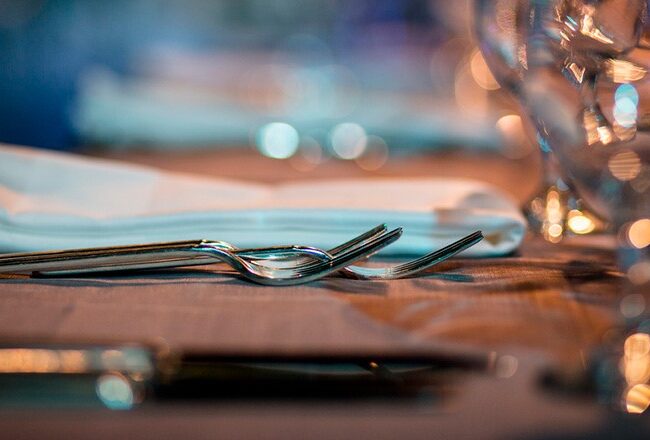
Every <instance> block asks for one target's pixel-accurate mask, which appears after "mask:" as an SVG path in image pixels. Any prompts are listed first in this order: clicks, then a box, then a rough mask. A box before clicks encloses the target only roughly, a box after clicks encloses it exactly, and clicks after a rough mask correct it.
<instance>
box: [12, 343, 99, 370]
mask: <svg viewBox="0 0 650 440" xmlns="http://www.w3.org/2000/svg"><path fill="white" fill-rule="evenodd" d="M86 368H87V361H86V357H85V356H84V354H83V353H82V352H81V351H77V350H44V349H31V348H4V349H0V373H80V372H83V371H85V370H86Z"/></svg>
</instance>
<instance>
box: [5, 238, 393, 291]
mask: <svg viewBox="0 0 650 440" xmlns="http://www.w3.org/2000/svg"><path fill="white" fill-rule="evenodd" d="M376 229H377V228H375V229H373V230H371V231H368V233H364V234H362V235H361V236H359V237H357V238H356V239H353V240H351V241H350V242H347V243H345V244H344V245H343V246H345V245H347V244H350V243H355V245H353V246H349V247H347V248H346V249H344V250H342V251H341V252H339V253H338V254H337V255H336V256H334V257H332V256H331V255H329V254H328V253H327V252H325V251H322V250H320V249H316V248H311V247H307V246H285V247H275V248H262V249H258V250H257V251H259V254H258V257H260V258H261V257H263V256H264V255H267V257H268V256H269V255H271V256H270V257H268V258H269V259H270V260H273V259H276V258H286V257H287V256H293V257H294V258H295V257H296V256H300V257H302V258H301V264H299V265H294V266H288V267H271V266H264V265H260V264H255V263H254V262H250V261H247V260H245V259H243V258H241V257H239V256H237V255H236V254H235V253H234V252H233V251H232V250H231V249H236V248H235V247H234V246H232V245H230V244H228V243H225V242H222V241H208V240H200V241H182V242H172V243H158V244H147V245H133V246H116V247H107V248H92V249H74V250H67V251H54V252H36V253H22V254H9V255H4V256H1V257H0V273H34V272H36V273H41V274H45V275H71V274H83V273H93V272H100V271H101V272H105V271H120V270H133V269H152V268H161V267H179V266H190V265H197V264H208V263H211V262H215V260H216V261H222V262H225V263H227V264H228V265H230V266H231V267H232V268H233V269H235V270H236V271H237V272H239V274H240V275H242V276H243V277H244V278H246V279H248V280H250V281H253V282H256V283H259V284H265V285H275V286H280V285H292V284H301V283H306V282H309V281H313V280H316V279H319V278H322V277H324V276H326V275H328V274H330V273H332V272H335V271H337V270H339V269H341V268H342V267H344V266H346V265H348V264H350V263H352V262H353V261H356V260H359V259H362V258H364V257H366V256H367V255H371V254H373V253H374V252H377V251H378V250H380V249H381V248H383V247H385V246H388V245H389V244H391V243H393V242H394V241H395V240H397V239H398V238H399V237H400V235H401V234H402V229H401V228H397V229H395V230H393V231H390V232H385V230H384V231H382V233H380V234H374V233H373V234H371V235H372V236H371V237H370V238H367V239H366V237H367V236H368V234H370V233H371V232H373V231H375V230H376ZM359 239H361V240H362V242H361V243H358V240H359ZM339 248H340V247H339ZM250 251H251V250H249V252H250ZM206 257H207V258H206ZM305 257H308V258H310V259H311V262H308V263H304V261H306V260H305ZM314 260H318V261H316V262H314Z"/></svg>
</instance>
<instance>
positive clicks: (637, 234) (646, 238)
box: [627, 218, 650, 249]
mask: <svg viewBox="0 0 650 440" xmlns="http://www.w3.org/2000/svg"><path fill="white" fill-rule="evenodd" d="M627 237H628V240H629V241H630V244H632V246H634V247H635V248H637V249H643V248H644V247H646V246H648V245H650V219H647V218H644V219H641V220H637V221H635V222H634V223H632V224H631V225H630V228H629V229H628V231H627Z"/></svg>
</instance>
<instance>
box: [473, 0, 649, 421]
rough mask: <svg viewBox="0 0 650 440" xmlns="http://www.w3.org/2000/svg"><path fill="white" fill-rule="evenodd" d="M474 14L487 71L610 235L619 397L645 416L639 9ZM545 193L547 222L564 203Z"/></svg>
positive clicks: (645, 76) (485, 4)
mask: <svg viewBox="0 0 650 440" xmlns="http://www.w3.org/2000/svg"><path fill="white" fill-rule="evenodd" d="M475 6H476V8H475V14H476V16H475V24H476V25H475V28H476V34H477V37H478V39H479V44H480V46H481V50H482V52H483V55H484V58H485V59H486V62H487V63H488V66H489V67H490V69H491V70H492V73H493V74H494V76H495V77H496V78H497V80H498V81H499V82H500V83H501V85H502V86H504V87H505V88H506V89H508V90H509V91H510V92H512V94H513V95H514V96H515V97H516V98H517V100H518V101H519V102H520V103H521V106H522V108H523V109H524V112H525V114H526V115H527V116H528V118H529V120H530V122H531V124H530V125H531V127H533V130H534V131H535V135H536V136H537V138H538V140H539V143H540V146H541V147H542V149H545V150H547V151H549V152H551V156H552V159H553V161H554V163H555V164H556V165H557V168H556V169H557V172H559V173H560V175H561V177H562V180H563V182H566V183H568V184H569V185H570V186H571V188H573V189H575V191H576V193H577V194H578V195H579V196H580V197H581V198H582V199H583V200H584V201H585V203H586V204H587V205H588V207H589V208H590V209H591V210H593V211H594V212H595V213H597V214H598V215H599V216H601V217H602V218H604V219H607V220H608V221H609V222H611V224H612V225H613V227H614V228H615V230H616V232H617V240H618V244H619V246H618V251H619V257H620V258H619V263H620V268H621V270H622V272H623V274H624V275H626V277H627V283H626V284H625V288H624V291H623V292H621V293H622V295H621V300H620V304H619V306H620V307H619V309H620V312H621V315H622V321H623V323H624V326H623V327H624V333H625V332H626V333H627V336H626V337H625V338H624V339H622V341H623V342H622V344H619V348H621V350H622V351H623V352H624V356H623V358H622V359H623V361H624V362H622V363H621V364H620V365H622V366H623V367H624V368H622V371H623V372H624V378H623V379H624V381H623V383H624V389H623V396H622V397H623V400H624V401H625V402H627V403H626V405H627V406H626V407H625V408H626V409H627V410H628V411H630V412H635V411H636V412H639V410H640V409H641V410H640V412H643V411H645V410H646V409H648V408H650V313H649V310H650V73H649V72H648V71H649V70H650V26H648V25H647V24H646V13H647V11H646V9H647V4H646V1H645V0H476V2H475ZM547 194H548V195H552V194H556V198H555V199H552V198H551V199H548V198H547V199H546V200H547V204H546V206H544V209H545V213H546V214H552V213H553V209H556V208H557V209H561V200H560V199H559V197H558V196H557V194H558V192H557V191H556V189H553V188H551V189H549V190H547ZM551 202H553V203H551ZM556 217H557V215H556ZM551 220H553V219H551ZM548 224H550V226H549V227H552V226H553V224H552V222H548V223H547V225H548ZM547 232H554V233H557V232H560V233H561V232H562V231H561V230H560V231H557V230H556V231H547ZM616 362H618V361H616ZM616 365H619V364H616ZM620 369H621V368H619V367H618V366H617V367H616V369H614V370H616V371H618V370H620ZM614 370H612V371H614ZM646 373H647V374H646Z"/></svg>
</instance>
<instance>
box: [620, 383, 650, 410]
mask: <svg viewBox="0 0 650 440" xmlns="http://www.w3.org/2000/svg"><path fill="white" fill-rule="evenodd" d="M649 406H650V385H647V384H637V385H634V386H633V387H631V388H630V389H629V390H627V392H626V393H625V409H626V410H627V412H628V413H630V414H642V413H643V412H645V410H647V409H648V407H649Z"/></svg>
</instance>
